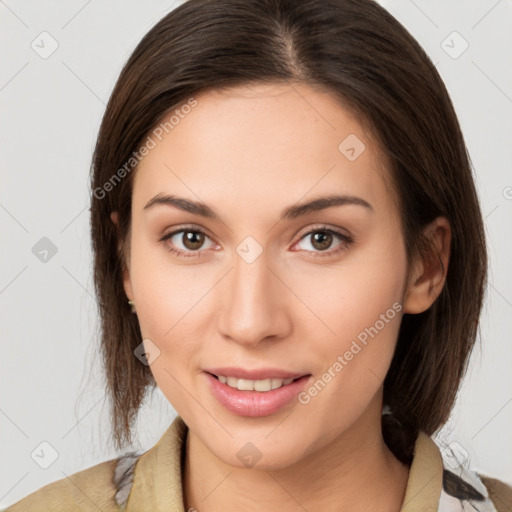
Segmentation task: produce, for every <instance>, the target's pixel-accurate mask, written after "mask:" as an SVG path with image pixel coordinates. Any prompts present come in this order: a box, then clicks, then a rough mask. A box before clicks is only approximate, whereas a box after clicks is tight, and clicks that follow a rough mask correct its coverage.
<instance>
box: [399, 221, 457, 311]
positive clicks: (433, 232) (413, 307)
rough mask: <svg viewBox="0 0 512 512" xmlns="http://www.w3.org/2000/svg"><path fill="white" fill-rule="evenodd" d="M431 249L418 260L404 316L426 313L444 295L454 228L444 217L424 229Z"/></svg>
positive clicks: (406, 300) (405, 299)
mask: <svg viewBox="0 0 512 512" xmlns="http://www.w3.org/2000/svg"><path fill="white" fill-rule="evenodd" d="M425 236H426V237H427V238H428V239H430V241H431V244H430V249H429V251H428V252H427V254H423V255H422V258H421V260H419V261H416V262H415V265H414V269H413V271H412V272H411V275H410V279H409V283H408V287H407V290H406V293H405V297H404V302H403V304H404V313H411V314H417V313H423V312H424V311H426V310H427V309H428V308H429V307H430V306H431V305H432V304H433V303H434V301H435V300H436V299H437V297H438V296H439V295H440V294H441V291H442V290H443V287H444V285H445V282H446V276H447V272H448V264H449V259H450V244H451V229H450V223H449V222H448V220H447V219H446V218H445V217H438V218H437V219H435V220H434V221H433V222H432V223H431V224H429V225H428V226H427V227H426V228H425Z"/></svg>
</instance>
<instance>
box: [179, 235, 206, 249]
mask: <svg viewBox="0 0 512 512" xmlns="http://www.w3.org/2000/svg"><path fill="white" fill-rule="evenodd" d="M181 241H182V243H183V245H184V246H185V248H186V249H189V250H190V251H195V250H197V249H200V248H201V246H202V245H203V243H204V233H201V232H200V231H183V236H182V238H181Z"/></svg>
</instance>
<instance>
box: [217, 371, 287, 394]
mask: <svg viewBox="0 0 512 512" xmlns="http://www.w3.org/2000/svg"><path fill="white" fill-rule="evenodd" d="M216 377H217V378H218V379H219V380H220V382H222V384H227V385H228V386H230V387H232V388H236V389H239V390H240V391H262V392H265V391H271V390H272V389H278V388H280V387H282V386H286V385H287V384H290V383H292V382H293V381H294V379H277V378H276V379H263V380H251V379H237V378H236V377H226V376H225V375H217V376H216Z"/></svg>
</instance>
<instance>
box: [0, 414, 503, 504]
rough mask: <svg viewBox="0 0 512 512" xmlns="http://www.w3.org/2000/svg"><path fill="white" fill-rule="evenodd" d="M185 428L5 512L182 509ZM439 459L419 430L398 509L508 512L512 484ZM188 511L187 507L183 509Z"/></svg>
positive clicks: (177, 423)
mask: <svg viewBox="0 0 512 512" xmlns="http://www.w3.org/2000/svg"><path fill="white" fill-rule="evenodd" d="M187 432H188V427H187V425H186V424H185V422H184V421H183V419H182V418H181V417H180V416H177V417H176V418H175V419H174V421H173V422H172V423H171V425H170V426H169V428H168V429H167V430H166V432H165V433H164V434H163V435H162V437H161V438H160V440H159V441H158V442H157V443H156V444H155V445H154V446H153V447H152V448H151V449H149V450H148V451H146V452H144V453H142V454H136V453H127V454H126V455H124V456H122V457H120V458H117V459H112V460H109V461H106V462H102V463H100V464H97V465H95V466H92V467H90V468H88V469H85V470H83V471H80V472H77V473H74V474H73V475H71V476H69V477H67V478H63V479H61V480H58V481H57V482H53V483H51V484H48V485H46V486H44V487H42V488H41V489H39V490H38V491H35V492H33V493H32V494H30V495H28V496H27V497H25V498H23V499H22V500H20V501H18V502H17V503H16V504H14V505H12V506H11V507H8V508H7V509H6V511H5V512H22V511H23V512H39V511H41V512H43V511H52V512H59V511H65V512H75V511H81V512H82V511H84V512H85V511H86V512H89V511H90V512H93V511H94V512H97V511H98V510H101V511H102V512H113V511H119V510H124V511H126V512H145V511H148V512H185V509H184V503H183V485H182V469H183V464H184V456H185V442H186V436H187ZM454 466H455V465H454V464H450V461H449V460H448V461H447V460H445V459H443V457H442V455H441V452H440V450H439V448H438V446H437V445H436V443H435V442H434V441H433V440H432V438H431V437H429V436H428V435H426V434H425V433H424V432H420V434H419V435H418V437H417V439H416V442H415V446H414V458H413V461H412V464H411V467H410V472H409V480H408V482H407V487H406V491H405V496H404V501H403V504H402V508H401V512H430V511H432V512H468V511H469V512H472V511H475V512H476V511H478V512H511V511H512V488H511V487H509V486H508V485H507V484H505V483H503V482H501V481H500V480H496V479H493V478H489V477H485V476H482V475H479V474H477V473H476V472H474V471H470V470H469V469H467V468H464V467H463V466H461V465H459V466H456V467H454ZM187 512H188V511H187Z"/></svg>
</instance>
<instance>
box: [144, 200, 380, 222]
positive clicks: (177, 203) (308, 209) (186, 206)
mask: <svg viewBox="0 0 512 512" xmlns="http://www.w3.org/2000/svg"><path fill="white" fill-rule="evenodd" d="M156 205H168V206H174V207H176V208H179V209H180V210H183V211H186V212H189V213H192V214H195V215H200V216H201V217H206V218H209V219H214V220H218V221H220V220H221V219H220V217H219V216H218V215H217V214H216V213H215V211H214V210H212V209H211V208H210V207H209V206H208V205H207V204H205V203H203V202H201V201H192V200H190V199H185V198H184V197H177V196H175V195H169V194H158V195H156V196H155V197H153V198H152V199H150V200H149V201H148V202H147V204H146V206H144V210H147V209H148V208H151V207H153V206H156ZM342 205H358V206H363V207H364V208H367V209H369V210H370V211H372V212H374V209H373V207H372V205H371V204H370V203H368V201H365V200H364V199H362V198H361V197H356V196H347V195H343V196H339V195H330V196H322V197H318V198H316V199H313V200H312V201H309V202H307V203H302V204H298V205H292V206H289V207H288V208H285V209H284V210H283V211H282V213H281V220H285V219H296V218H297V217H300V216H302V215H307V214H308V213H312V212H316V211H320V210H325V209H327V208H332V207H333V206H342Z"/></svg>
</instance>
